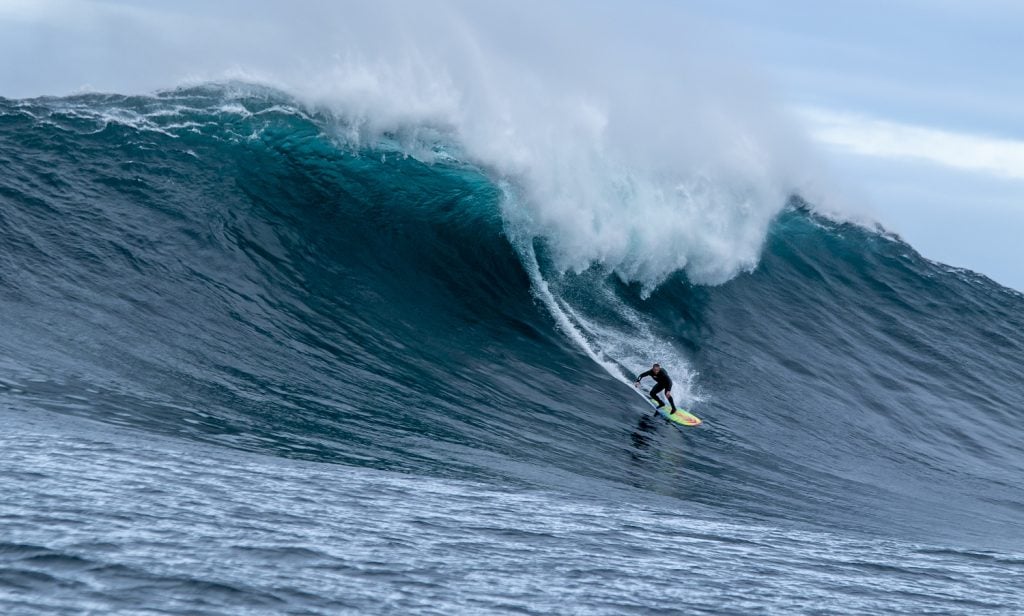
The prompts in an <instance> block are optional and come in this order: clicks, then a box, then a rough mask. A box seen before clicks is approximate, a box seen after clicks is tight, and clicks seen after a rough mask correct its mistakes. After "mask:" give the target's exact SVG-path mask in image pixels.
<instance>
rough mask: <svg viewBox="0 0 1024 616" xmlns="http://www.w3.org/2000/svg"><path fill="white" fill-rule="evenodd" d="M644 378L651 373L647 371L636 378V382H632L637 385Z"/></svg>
mask: <svg viewBox="0 0 1024 616" xmlns="http://www.w3.org/2000/svg"><path fill="white" fill-rule="evenodd" d="M645 376H651V371H650V370H648V371H647V372H641V373H640V376H638V377H636V381H634V383H639V382H640V380H641V379H643V378H644V377H645Z"/></svg>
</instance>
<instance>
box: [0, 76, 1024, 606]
mask: <svg viewBox="0 0 1024 616" xmlns="http://www.w3.org/2000/svg"><path fill="white" fill-rule="evenodd" d="M344 129H345V120H344V119H343V118H339V117H337V116H334V115H331V114H330V113H327V112H325V111H318V110H316V109H311V108H308V107H304V106H301V105H298V104H297V103H295V102H294V101H292V100H291V99H289V98H288V97H287V96H285V95H284V94H282V93H279V92H275V91H271V90H264V89H259V88H251V87H240V86H206V87H200V88H193V89H187V90H176V91H171V92H165V93H162V94H158V95H154V96H146V97H122V96H105V95H84V96H78V97H71V98H60V99H34V100H21V101H16V100H4V99H0V319H2V327H0V426H2V430H0V442H2V445H0V488H2V494H3V497H2V499H0V607H2V611H3V612H5V613H26V614H33V613H69V614H78V613H96V614H107V613H132V614H138V613H180V614H195V613H210V614H219V613H253V614H277V613H295V614H308V613H324V614H335V613H438V614H442V613H443V614H448V613H472V614H476V613H580V614H590V613H606V614H621V613H638V614H646V613H678V612H683V613H709V614H750V613H779V614H792V613H808V614H831V613H852V614H864V613H935V614H979V613H993V614H997V613H998V614H1013V613H1020V612H1021V611H1022V609H1024V608H1022V606H1024V591H1022V590H1021V588H1024V488H1022V481H1021V480H1022V477H1024V428H1022V427H1021V420H1022V419H1024V410H1022V409H1024V384H1022V379H1021V374H1022V370H1021V367H1022V364H1024V334H1022V328H1024V297H1022V296H1021V295H1020V294H1019V293H1016V292H1014V291H1011V290H1008V289H1005V288H1002V287H1000V286H998V285H997V284H995V283H993V282H992V281H990V280H988V279H987V278H985V277H982V276H979V275H977V274H974V273H971V272H968V271H963V270H958V269H954V268H950V267H947V266H943V265H941V264H937V263H933V262H930V261H927V260H925V259H923V258H922V257H921V256H920V255H918V254H917V253H916V252H915V251H914V250H913V248H911V247H910V246H908V245H906V244H905V243H903V242H901V241H900V240H899V239H898V238H896V237H893V236H891V235H887V234H885V233H883V232H881V231H880V230H871V229H866V228H864V227H861V226H855V225H851V224H845V223H840V222H834V221H831V220H829V219H826V218H823V217H821V216H819V215H817V214H815V213H814V209H813V204H808V203H806V202H804V201H802V200H801V199H800V198H799V197H794V198H793V199H792V200H791V201H790V203H789V204H788V205H787V206H786V208H785V209H784V210H783V211H782V212H781V213H780V214H779V215H778V216H777V217H776V219H775V220H774V222H773V223H772V225H771V228H770V231H769V235H768V237H767V238H766V240H765V243H764V247H763V251H762V256H761V260H760V263H759V264H758V266H757V267H756V269H754V271H752V272H749V273H742V274H740V275H738V276H737V277H735V278H733V279H732V280H730V281H728V282H726V283H724V284H721V285H718V286H702V285H696V284H692V283H691V282H690V281H689V280H688V279H687V275H686V272H678V273H677V274H676V275H674V276H673V277H672V278H670V279H669V280H667V281H664V282H663V283H662V284H660V285H659V286H657V288H655V289H653V291H652V290H651V289H648V288H644V287H642V286H641V285H639V284H637V283H632V282H628V281H624V280H623V279H622V278H620V277H619V276H617V275H615V274H614V273H612V272H609V271H607V270H606V269H604V268H603V267H602V265H601V264H600V263H595V264H593V266H592V267H590V268H589V269H585V270H583V271H575V272H574V271H570V272H561V271H559V270H558V269H557V268H556V267H555V266H554V259H553V258H552V256H551V255H552V254H553V253H554V252H555V251H556V250H557V248H558V247H557V245H556V244H557V238H533V239H531V240H529V241H528V242H527V243H526V244H525V245H524V243H523V241H522V238H521V237H514V234H512V233H511V232H510V231H509V227H508V216H509V214H508V209H507V208H508V203H507V200H508V199H509V194H510V192H509V191H510V189H509V188H508V186H507V185H506V179H505V178H500V177H494V175H493V173H492V172H491V171H489V170H487V169H483V168H480V167H477V166H474V165H472V164H469V163H467V162H463V161H461V160H460V157H459V156H458V154H457V150H456V148H454V146H452V144H445V143H443V142H438V143H436V144H434V145H433V146H432V147H433V148H434V154H435V155H436V156H433V157H431V160H430V161H429V162H423V161H422V160H421V159H422V158H423V157H416V156H407V155H404V154H403V149H402V147H401V144H400V142H401V139H400V138H399V137H400V136H395V139H394V140H389V139H387V138H385V139H383V140H382V141H380V142H377V143H372V144H367V143H361V144H359V145H353V144H352V143H347V142H346V141H345V140H344V139H343V138H340V137H339V135H343V134H344V132H345V130H344ZM511 190H514V188H513V189H511ZM637 341H640V342H637ZM644 341H657V342H656V343H655V342H650V344H651V345H655V346H650V347H649V348H647V347H644V346H643V345H644V344H646V343H645V342H644ZM645 353H646V355H645ZM652 354H654V355H655V357H653V358H652V357H651V356H650V355H652ZM651 359H661V360H662V361H663V363H666V365H668V366H669V367H670V368H671V370H672V372H673V376H675V377H676V379H677V382H678V383H679V386H678V387H679V391H678V393H677V396H678V397H679V398H680V400H681V401H683V402H686V403H687V405H688V406H689V407H690V408H691V409H692V411H693V412H694V413H695V414H697V415H698V416H700V417H701V418H703V419H704V424H703V425H702V426H701V427H699V428H695V429H686V430H681V429H678V428H676V427H674V426H671V425H668V424H666V423H664V422H662V421H660V420H656V419H653V418H650V417H648V416H647V413H648V412H649V408H648V407H647V406H646V405H645V403H644V402H643V401H642V400H640V399H639V398H638V397H637V396H636V395H635V394H634V392H633V391H631V389H630V388H629V386H628V384H627V383H625V382H624V381H628V380H629V375H631V374H634V373H635V372H637V371H639V370H641V369H644V368H645V367H646V366H645V365H644V364H643V363H642V362H641V360H643V361H649V360H651Z"/></svg>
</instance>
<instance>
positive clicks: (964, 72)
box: [0, 0, 1024, 290]
mask: <svg viewBox="0 0 1024 616" xmlns="http://www.w3.org/2000/svg"><path fill="white" fill-rule="evenodd" d="M456 4H458V1H457V0H456ZM519 5H524V6H526V7H527V9H526V10H525V12H521V14H520V17H522V16H523V15H525V18H522V20H521V21H519V22H514V21H513V20H510V19H509V15H508V14H503V13H502V12H501V11H500V10H497V9H494V10H493V11H492V9H491V7H493V6H496V5H495V4H494V3H489V4H476V3H464V6H469V7H472V10H471V12H474V13H475V14H476V18H477V19H478V20H485V21H486V20H487V18H488V15H487V13H488V12H492V13H493V15H491V16H490V18H491V21H492V22H494V23H493V24H491V26H490V28H491V30H490V32H492V33H497V35H498V38H500V37H501V36H502V35H501V28H503V27H504V28H506V30H508V34H507V35H504V36H505V37H506V40H502V41H498V42H496V43H495V44H496V45H506V46H507V47H509V48H510V49H515V50H516V52H517V53H521V54H524V55H529V54H530V53H531V50H533V49H534V48H533V46H532V45H531V39H530V36H529V35H528V34H527V31H530V30H536V29H537V28H540V27H541V26H540V20H542V19H545V20H552V21H554V22H557V23H556V25H557V26H558V27H557V29H553V30H552V31H553V32H554V34H553V36H554V37H556V38H557V37H562V38H565V39H567V40H566V42H565V44H564V51H565V53H566V54H570V55H571V54H580V53H589V49H590V48H585V49H583V51H582V52H581V50H580V49H577V47H580V45H575V46H574V45H573V43H574V41H573V40H572V37H573V32H574V22H575V21H576V20H578V21H579V22H580V23H582V22H585V21H594V22H595V23H597V24H598V25H597V26H595V28H598V29H600V28H606V29H607V28H609V25H608V24H609V23H610V24H611V26H610V27H611V28H612V29H613V30H618V31H608V32H607V40H608V41H612V42H614V41H615V40H616V38H617V37H626V38H630V39H631V40H632V41H633V42H634V44H635V43H636V42H637V41H639V42H640V44H642V43H643V41H644V37H645V32H644V31H643V28H649V27H650V24H651V23H662V22H663V23H664V24H665V26H664V30H665V31H671V29H672V28H673V27H675V25H676V24H678V25H679V27H680V33H681V34H680V38H685V37H687V36H694V33H698V34H699V36H700V37H703V38H704V39H706V40H710V41H711V45H710V49H712V50H713V51H712V53H714V54H716V55H728V56H729V60H728V62H729V63H730V64H732V65H735V64H739V65H742V66H743V67H745V68H744V70H746V71H748V72H749V73H750V74H752V75H755V76H756V79H755V80H756V81H757V82H758V83H759V87H763V89H765V90H767V91H769V92H770V93H771V98H772V104H778V105H780V106H781V107H782V108H784V109H785V111H786V112H787V113H788V114H789V115H790V116H791V117H792V119H793V121H794V124H795V125H797V126H798V127H799V128H800V130H802V131H803V132H804V133H805V135H806V138H807V140H808V141H809V142H810V143H811V144H813V146H814V152H815V154H814V156H815V158H816V159H818V160H819V161H820V162H821V163H822V164H823V165H824V166H825V167H826V168H827V170H828V172H829V173H830V174H831V175H832V176H834V178H835V179H836V181H837V183H838V185H839V186H841V187H842V189H843V191H844V192H845V195H844V200H845V201H847V202H856V205H857V207H858V209H862V210H864V211H867V212H869V213H870V215H871V216H872V217H873V218H874V219H876V220H878V221H879V222H880V223H882V225H883V226H885V227H886V228H887V229H889V230H890V231H893V232H895V233H897V234H899V235H900V236H902V237H903V238H904V239H905V240H906V241H908V242H909V243H910V244H911V245H912V246H914V247H915V248H916V249H917V250H918V251H920V252H921V253H922V254H923V255H924V256H926V257H928V258H931V259H934V260H937V261H941V262H944V263H948V264H950V265H954V266H958V267H966V268H969V269H972V270H975V271H978V272H981V273H983V274H985V275H987V276H989V277H991V278H993V279H995V280H996V281H997V282H1000V283H1002V284H1004V285H1006V286H1010V287H1012V288H1016V289H1018V290H1024V241H1022V239H1024V79H1021V78H1020V77H1019V73H1020V70H1019V62H1020V58H1024V37H1021V36H1020V32H1022V31H1024V3H1019V2H1013V1H1009V0H974V1H970V2H968V1H966V0H884V1H882V0H856V1H853V0H831V1H829V2H820V1H805V0H780V1H778V2H762V1H760V0H714V1H701V2H697V1H670V0H647V1H646V2H638V3H632V4H630V3H623V2H600V1H594V2H577V1H575V0H563V2H560V3H556V4H550V3H543V2H531V0H524V1H523V2H519V3H514V6H519ZM612 5H614V7H615V9H614V12H615V15H614V16H613V18H611V19H610V20H606V21H605V22H601V21H600V19H599V17H600V16H599V14H600V13H601V12H602V11H604V10H605V9H606V8H607V7H609V6H612ZM327 6H330V7H331V8H330V10H328V9H325V8H324V7H327ZM358 6H360V5H359V4H358V3H350V4H346V3H325V2H314V1H313V0H296V2H292V3H276V2H259V1H258V0H253V1H252V2H244V3H239V2H215V3H210V2H198V1H195V0H180V1H179V2H175V3H168V2H158V1H156V0H136V1H134V2H128V1H122V2H118V1H115V0H0V57H3V58H5V60H4V61H2V62H0V96H7V97H15V98H16V97H25V96H34V95H42V94H66V93H69V92H73V91H76V90H81V89H100V90H119V91H121V90H124V89H126V88H127V89H132V90H139V89H143V90H146V89H156V88H161V87H172V86H174V85H177V84H176V83H169V81H174V80H179V81H180V80H188V79H202V78H203V77H205V76H208V75H209V73H208V72H203V71H204V69H203V67H204V61H203V59H204V58H210V57H212V56H219V57H221V58H222V59H223V60H224V61H225V62H224V66H223V67H222V68H224V69H231V70H236V71H237V70H239V69H242V70H243V72H244V69H246V68H247V67H246V66H245V62H243V61H239V60H238V58H241V57H242V56H241V55H237V54H233V53H228V52H227V51H225V50H239V49H243V48H244V49H245V50H246V53H245V55H244V57H245V59H246V61H247V62H250V63H251V64H252V65H254V66H276V67H278V68H281V67H284V66H286V65H287V66H289V67H294V66H305V64H304V63H308V62H306V60H304V59H297V60H295V61H294V62H293V63H292V64H290V65H289V64H287V62H288V61H289V60H288V57H287V56H288V55H289V54H288V50H289V49H301V50H302V53H303V54H305V56H306V57H307V59H308V57H309V56H311V55H317V54H321V55H330V54H331V53H332V47H331V46H330V45H328V44H326V43H318V42H317V41H331V40H332V35H334V36H336V30H337V29H338V28H339V27H341V26H342V25H344V24H345V23H346V22H347V21H350V20H347V19H346V16H347V15H349V14H352V15H355V13H356V12H357V7H358ZM389 6H390V7H391V10H392V12H394V11H397V12H399V13H407V12H411V11H406V10H404V9H403V6H407V7H410V8H411V7H413V6H416V7H419V9H418V10H420V11H421V12H422V7H423V6H425V5H424V4H423V3H408V4H406V5H403V3H402V2H393V3H391V4H390V5H389ZM316 7H319V8H316ZM339 7H340V8H339ZM395 7H397V9H396V8H395ZM314 9H315V10H314ZM627 11H631V12H633V13H635V14H636V15H637V18H636V19H630V18H628V16H627V17H626V18H622V15H623V14H625V12H627ZM611 12H612V11H611V10H609V13H611ZM256 14H262V15H263V17H264V18H263V19H261V20H257V19H253V18H252V16H253V15H256ZM595 15H597V17H595ZM360 17H362V18H366V19H368V20H369V21H368V22H367V23H368V24H369V25H368V26H366V27H363V28H361V29H360V30H359V31H356V30H352V31H350V32H349V35H352V34H353V33H357V34H359V35H363V36H365V38H364V39H362V40H363V41H364V42H365V43H366V44H369V45H372V44H373V41H374V38H375V37H373V36H368V35H367V32H369V33H370V34H372V33H373V32H374V31H375V29H386V28H389V27H390V24H391V23H392V21H393V20H391V19H389V13H388V11H387V10H383V11H379V12H377V13H373V14H370V13H367V14H364V15H361V16H360ZM231 23H235V24H237V27H234V28H232V27H225V24H231ZM424 27H427V26H424ZM591 31H592V32H593V31H596V30H595V29H594V28H592V29H591ZM660 36H661V38H659V37H657V36H651V37H650V39H651V40H652V41H662V40H664V32H662V33H661V34H660ZM282 38H284V39H285V41H286V44H281V42H280V41H281V39H282ZM275 42H276V44H275ZM588 43H593V41H588ZM652 44H654V43H652ZM659 44H660V43H659ZM705 47H707V46H705ZM613 51H614V50H613ZM647 51H648V53H650V54H654V55H657V54H659V53H676V52H678V51H679V50H677V49H674V48H673V49H664V50H662V49H657V48H655V49H651V50H647ZM594 52H595V53H598V52H599V50H598V49H597V48H594ZM600 53H606V52H605V51H600ZM606 55H608V56H609V57H610V56H611V54H607V53H606ZM697 55H698V56H699V53H698V54H697ZM637 57H643V56H640V55H638V56H637ZM648 57H650V56H648ZM293 60H294V59H293ZM698 61H700V60H699V59H698ZM716 61H717V60H716ZM207 65H208V66H212V65H210V64H209V63H207ZM208 66H207V68H208ZM566 66H571V65H569V64H567V65H566ZM577 66H578V65H577ZM636 70H637V73H638V74H639V75H644V73H643V68H642V67H639V66H638V67H636ZM730 70H735V67H734V66H733V67H732V68H731V69H730ZM567 77H568V75H567ZM704 83H709V82H707V81H705V82H704ZM710 83H711V85H713V86H715V85H718V84H714V83H713V82H710ZM720 89H721V90H722V92H724V95H725V96H734V97H742V96H744V95H745V90H744V88H735V89H733V88H728V87H722V88H720ZM733 103H735V101H733ZM753 104H754V105H755V106H756V104H758V103H757V101H753ZM734 108H736V109H740V108H739V107H735V105H734ZM744 112H745V113H749V110H746V111H744Z"/></svg>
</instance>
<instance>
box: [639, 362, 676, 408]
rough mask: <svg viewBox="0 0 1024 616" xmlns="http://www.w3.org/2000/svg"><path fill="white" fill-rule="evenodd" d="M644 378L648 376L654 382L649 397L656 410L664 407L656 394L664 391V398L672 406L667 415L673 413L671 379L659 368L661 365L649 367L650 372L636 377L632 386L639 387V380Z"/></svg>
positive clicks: (673, 402)
mask: <svg viewBox="0 0 1024 616" xmlns="http://www.w3.org/2000/svg"><path fill="white" fill-rule="evenodd" d="M645 376H649V377H651V378H652V379H654V381H655V385H654V387H653V388H652V389H651V397H652V398H654V401H655V402H657V403H658V408H659V409H660V408H661V407H663V406H665V403H664V402H662V401H661V398H659V397H658V394H659V393H661V391H662V390H665V397H666V398H668V402H669V404H671V405H672V410H671V411H670V412H669V415H671V414H672V413H675V412H676V402H675V400H673V399H672V379H671V378H670V377H669V376H668V372H665V371H664V370H663V369H662V368H661V364H654V365H653V366H651V369H650V370H648V371H647V372H644V373H642V374H641V375H640V376H638V377H636V382H635V383H634V385H635V386H636V387H640V380H641V379H643V378H644V377H645Z"/></svg>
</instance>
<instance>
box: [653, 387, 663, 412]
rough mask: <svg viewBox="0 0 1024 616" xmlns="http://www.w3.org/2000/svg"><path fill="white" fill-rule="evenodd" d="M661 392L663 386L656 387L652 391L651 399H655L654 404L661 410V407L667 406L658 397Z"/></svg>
mask: <svg viewBox="0 0 1024 616" xmlns="http://www.w3.org/2000/svg"><path fill="white" fill-rule="evenodd" d="M660 391H661V385H655V386H654V388H653V389H652V390H651V397H652V398H654V402H655V403H656V404H657V405H658V408H659V409H660V408H661V407H663V406H665V403H664V402H662V401H661V398H659V397H658V392H660Z"/></svg>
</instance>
